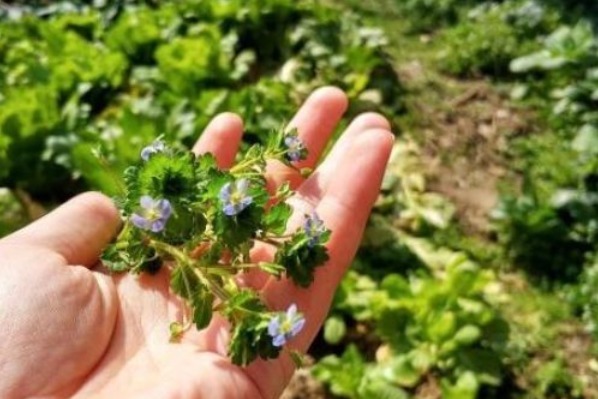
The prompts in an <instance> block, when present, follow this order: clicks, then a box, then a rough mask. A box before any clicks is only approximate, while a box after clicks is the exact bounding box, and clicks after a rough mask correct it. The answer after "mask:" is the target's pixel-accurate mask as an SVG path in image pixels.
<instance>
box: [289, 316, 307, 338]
mask: <svg viewBox="0 0 598 399" xmlns="http://www.w3.org/2000/svg"><path fill="white" fill-rule="evenodd" d="M304 326H305V318H304V317H301V318H299V319H297V320H296V321H295V322H294V323H293V327H291V331H290V335H291V336H292V337H294V336H296V335H297V334H299V332H301V330H303V327H304Z"/></svg>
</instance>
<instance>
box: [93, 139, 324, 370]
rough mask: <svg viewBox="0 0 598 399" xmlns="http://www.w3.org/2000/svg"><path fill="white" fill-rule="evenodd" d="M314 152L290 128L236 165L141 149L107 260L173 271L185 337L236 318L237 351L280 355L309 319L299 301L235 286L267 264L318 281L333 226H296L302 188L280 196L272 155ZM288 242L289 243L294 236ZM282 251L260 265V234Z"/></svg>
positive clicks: (159, 144)
mask: <svg viewBox="0 0 598 399" xmlns="http://www.w3.org/2000/svg"><path fill="white" fill-rule="evenodd" d="M306 156H307V150H306V149H305V147H304V145H303V143H302V142H301V140H300V139H299V138H298V137H297V133H296V132H294V131H291V132H286V133H285V132H283V131H282V130H280V131H279V132H276V134H273V135H272V136H271V139H270V141H269V142H268V145H267V146H266V147H261V146H253V147H251V148H250V149H249V150H248V151H247V152H246V154H245V156H244V157H243V158H242V159H240V160H239V162H238V163H237V164H236V165H235V166H233V167H232V168H230V169H229V170H227V171H224V170H220V169H218V167H217V166H216V160H215V158H214V156H213V155H211V154H205V155H201V156H197V157H196V156H195V155H193V154H192V153H190V152H188V151H176V150H174V149H172V148H170V147H168V146H167V145H166V144H165V143H164V142H163V141H161V140H157V141H155V142H154V143H153V144H151V145H150V146H147V147H145V148H144V149H143V151H142V152H141V158H142V160H141V162H139V163H138V164H137V165H135V166H132V167H129V168H127V170H126V171H125V178H124V180H125V192H124V193H123V194H122V196H121V197H119V198H118V199H117V203H118V205H119V207H120V210H121V215H122V218H123V228H122V230H121V232H120V233H119V235H118V237H117V239H116V241H115V242H114V243H113V244H111V245H110V246H108V247H107V248H106V249H105V251H104V254H103V255H102V260H103V263H104V265H105V266H106V267H107V268H108V269H109V270H110V271H112V272H124V271H128V272H131V273H135V274H139V273H150V274H153V273H156V272H157V271H158V270H159V269H160V268H162V267H164V268H168V270H169V275H170V287H171V289H172V291H173V292H174V293H175V294H177V295H178V296H179V297H180V298H181V300H182V302H183V304H184V305H185V306H184V307H183V311H182V318H181V320H177V321H174V322H173V323H172V324H171V326H170V331H171V339H172V340H174V341H177V340H178V339H179V338H180V336H181V335H182V333H183V332H184V331H186V330H187V329H189V328H191V326H195V327H196V328H197V329H198V330H201V329H203V328H205V327H207V326H208V324H209V323H210V321H211V320H212V316H213V314H214V312H218V313H220V314H221V315H222V316H223V317H224V318H226V319H227V320H228V322H229V323H230V331H231V342H230V345H229V355H230V357H231V360H232V362H233V363H235V364H238V365H248V364H249V363H251V362H252V361H253V360H255V359H256V358H257V357H261V358H264V359H268V358H276V357H278V355H279V353H280V351H281V349H282V347H283V345H284V344H285V343H286V342H287V340H289V339H291V338H293V337H294V336H295V335H297V334H298V333H299V332H300V330H301V329H302V327H303V325H304V323H305V319H304V318H303V316H302V315H301V313H299V312H298V310H297V308H296V306H295V305H292V306H291V307H290V308H289V310H288V311H287V312H286V314H285V313H273V312H270V311H268V309H267V308H266V305H265V304H264V303H263V301H262V299H261V298H260V296H259V295H258V293H256V292H254V291H252V290H250V289H246V288H241V287H239V286H238V285H237V284H236V283H235V279H236V277H237V276H238V275H239V273H243V272H247V271H249V270H262V271H264V272H267V273H269V274H272V275H274V276H276V277H281V276H282V275H283V274H284V275H286V276H287V277H288V278H290V279H291V280H292V281H293V282H294V283H295V284H296V285H298V286H301V287H308V286H309V285H310V284H311V283H312V281H313V278H314V271H315V269H316V267H318V266H321V265H322V264H323V263H324V262H326V261H327V260H328V253H327V249H326V247H325V246H324V244H325V243H326V242H327V240H328V237H329V235H330V231H329V230H327V229H326V227H325V226H324V223H323V222H322V220H320V218H319V217H318V216H317V214H315V212H314V213H313V214H311V215H305V221H304V223H303V225H302V226H301V227H299V228H297V229H296V230H295V231H294V232H287V231H286V228H287V226H286V225H287V221H288V219H289V217H290V216H291V212H292V209H291V206H290V205H288V204H286V200H287V199H288V198H289V196H291V195H292V193H293V192H292V191H291V190H290V188H289V186H288V185H283V186H282V187H281V188H280V189H279V190H278V191H277V192H276V193H275V195H274V196H273V197H272V198H270V195H269V193H268V191H267V189H266V181H265V179H264V177H263V173H264V172H265V169H266V162H268V161H272V160H278V161H281V162H284V163H285V164H286V165H287V166H289V167H294V165H293V163H294V162H298V161H301V160H304V159H305V158H306ZM285 238H286V240H283V239H285ZM258 240H261V241H264V242H268V243H269V244H272V245H274V246H276V247H277V248H278V251H277V253H276V256H275V258H274V260H273V261H272V262H252V260H251V258H250V254H249V251H250V249H251V248H252V247H253V245H254V244H255V242H256V241H258Z"/></svg>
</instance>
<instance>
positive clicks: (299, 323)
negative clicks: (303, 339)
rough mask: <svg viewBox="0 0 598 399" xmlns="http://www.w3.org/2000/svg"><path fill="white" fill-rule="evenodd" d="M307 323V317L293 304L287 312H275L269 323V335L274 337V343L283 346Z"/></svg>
mask: <svg viewBox="0 0 598 399" xmlns="http://www.w3.org/2000/svg"><path fill="white" fill-rule="evenodd" d="M304 325H305V317H303V315H302V314H301V313H299V312H297V305H295V304H292V305H291V306H289V309H288V310H287V311H286V313H285V312H280V313H276V314H274V316H272V319H270V322H269V323H268V335H270V336H271V337H272V345H274V346H278V347H280V346H283V345H284V344H286V342H287V341H288V340H289V339H291V338H293V337H294V336H296V335H297V334H299V332H300V331H301V330H302V329H303V326H304Z"/></svg>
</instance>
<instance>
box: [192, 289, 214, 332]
mask: <svg viewBox="0 0 598 399" xmlns="http://www.w3.org/2000/svg"><path fill="white" fill-rule="evenodd" d="M213 302H214V294H212V293H211V292H210V291H209V290H200V291H199V292H197V293H196V294H195V295H194V298H193V303H192V306H193V322H194V323H195V327H197V329H198V330H202V329H204V328H206V327H207V326H208V324H210V321H211V320H212V304H213Z"/></svg>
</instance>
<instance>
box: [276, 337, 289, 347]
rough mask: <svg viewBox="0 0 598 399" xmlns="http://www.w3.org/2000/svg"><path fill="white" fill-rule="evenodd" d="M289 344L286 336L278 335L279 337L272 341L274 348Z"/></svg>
mask: <svg viewBox="0 0 598 399" xmlns="http://www.w3.org/2000/svg"><path fill="white" fill-rule="evenodd" d="M286 343H287V339H286V337H285V336H284V334H278V335H277V336H275V337H274V339H273V340H272V345H274V346H278V347H280V346H283V345H284V344H286Z"/></svg>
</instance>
